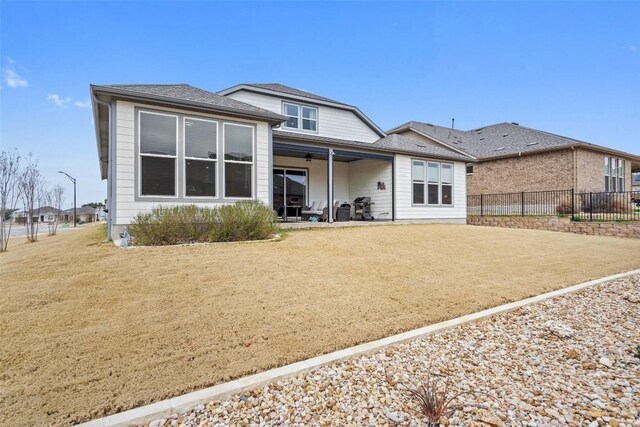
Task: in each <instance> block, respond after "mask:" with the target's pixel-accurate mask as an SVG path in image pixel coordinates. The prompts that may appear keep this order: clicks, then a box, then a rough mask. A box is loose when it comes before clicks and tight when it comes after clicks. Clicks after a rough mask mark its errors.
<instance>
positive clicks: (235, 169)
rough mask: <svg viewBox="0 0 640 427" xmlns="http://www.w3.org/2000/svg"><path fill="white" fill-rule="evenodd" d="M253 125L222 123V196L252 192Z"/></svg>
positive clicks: (243, 196)
mask: <svg viewBox="0 0 640 427" xmlns="http://www.w3.org/2000/svg"><path fill="white" fill-rule="evenodd" d="M252 183H253V127H252V126H245V125H237V124H231V123H225V124H224V188H225V190H224V197H241V198H249V197H251V196H252V194H253V184H252Z"/></svg>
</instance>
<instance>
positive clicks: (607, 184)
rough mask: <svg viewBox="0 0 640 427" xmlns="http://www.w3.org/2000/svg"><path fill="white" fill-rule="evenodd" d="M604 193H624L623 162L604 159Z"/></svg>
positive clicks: (611, 158) (609, 158)
mask: <svg viewBox="0 0 640 427" xmlns="http://www.w3.org/2000/svg"><path fill="white" fill-rule="evenodd" d="M604 191H606V192H616V191H620V192H623V191H624V160H622V159H616V158H615V157H605V158H604Z"/></svg>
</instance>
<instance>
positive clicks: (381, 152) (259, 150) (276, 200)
mask: <svg viewBox="0 0 640 427" xmlns="http://www.w3.org/2000/svg"><path fill="white" fill-rule="evenodd" d="M91 97H92V107H93V113H94V122H95V128H96V139H97V145H98V155H99V161H100V170H101V174H102V178H103V179H107V180H108V185H107V211H108V219H107V224H108V229H109V236H110V237H111V238H114V237H117V235H118V233H119V232H120V231H121V230H122V229H123V227H124V226H125V225H127V224H129V223H130V222H131V220H132V219H133V218H134V216H135V215H136V214H138V213H141V212H148V211H149V210H150V209H152V208H154V207H156V206H170V205H176V204H196V205H200V206H211V207H213V206H218V205H221V204H228V203H234V202H236V201H239V200H250V199H255V200H259V201H262V202H264V203H265V204H268V205H270V206H272V207H273V208H274V210H275V211H276V212H278V213H279V214H280V215H282V217H283V219H285V218H286V217H288V216H289V215H293V216H294V217H296V218H298V213H299V211H298V210H299V209H300V208H301V207H304V206H309V205H311V204H312V203H313V202H314V201H316V202H322V201H324V202H325V203H326V202H327V201H335V202H337V204H341V203H343V202H351V201H353V200H354V199H355V198H356V197H370V198H371V202H372V203H373V204H372V205H371V209H372V216H373V218H375V219H388V220H408V219H425V220H431V221H438V222H459V223H464V222H465V219H466V182H465V166H466V164H467V163H469V162H474V161H475V160H474V159H473V157H471V156H469V155H468V154H467V153H464V152H463V151H461V150H456V149H451V148H450V147H448V146H445V145H441V144H428V143H423V142H421V141H418V140H416V139H412V138H409V137H407V136H403V135H386V134H385V132H384V131H382V129H380V127H379V126H377V125H376V124H375V123H374V122H373V121H372V120H371V119H370V118H369V117H367V116H366V115H365V114H364V113H363V112H362V111H361V110H360V109H359V108H357V107H355V106H352V105H349V104H345V103H342V102H339V101H336V100H333V99H329V98H325V97H322V96H319V95H315V94H312V93H309V92H306V91H303V90H299V89H294V88H291V87H288V86H284V85H281V84H240V85H236V86H233V87H230V88H228V89H225V90H222V91H220V92H218V93H214V92H209V91H206V90H203V89H199V88H196V87H193V86H190V85H186V84H175V85H106V86H105V85H103V86H97V85H92V86H91ZM329 206H331V203H329ZM352 216H353V215H352ZM327 220H328V222H333V221H334V214H333V209H328V212H327Z"/></svg>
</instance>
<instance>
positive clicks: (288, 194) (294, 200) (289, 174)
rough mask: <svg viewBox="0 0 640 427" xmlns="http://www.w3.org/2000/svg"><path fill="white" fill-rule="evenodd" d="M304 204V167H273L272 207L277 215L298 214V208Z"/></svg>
mask: <svg viewBox="0 0 640 427" xmlns="http://www.w3.org/2000/svg"><path fill="white" fill-rule="evenodd" d="M306 205H307V171H306V169H290V168H275V169H273V209H274V210H275V211H276V212H278V216H280V217H285V216H295V215H300V210H301V209H302V208H303V207H304V206H306ZM285 211H286V214H285Z"/></svg>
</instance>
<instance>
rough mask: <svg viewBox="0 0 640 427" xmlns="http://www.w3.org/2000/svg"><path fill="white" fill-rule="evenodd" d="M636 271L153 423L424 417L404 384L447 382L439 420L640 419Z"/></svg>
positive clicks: (610, 422)
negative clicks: (446, 410)
mask: <svg viewBox="0 0 640 427" xmlns="http://www.w3.org/2000/svg"><path fill="white" fill-rule="evenodd" d="M638 331H640V275H635V276H630V277H627V278H624V279H618V280H615V281H612V282H607V283H604V284H601V285H597V286H595V287H592V288H589V289H586V290H582V291H578V292H575V293H572V294H568V295H566V296H562V297H556V298H553V299H551V300H547V301H545V302H542V303H537V304H534V305H530V306H527V307H524V308H521V309H518V310H516V311H512V312H507V313H503V314H500V315H496V316H493V317H491V318H489V319H487V320H484V321H479V322H475V323H470V324H466V325H463V326H459V327H457V328H455V329H452V330H449V331H445V332H441V333H437V334H435V335H432V336H429V337H426V338H421V339H418V340H415V341H412V342H408V343H403V344H398V345H393V346H390V347H387V348H385V349H383V350H380V351H377V352H375V353H372V354H370V355H366V356H361V357H356V358H352V359H350V360H347V361H344V362H338V363H334V364H332V365H330V366H326V367H322V368H319V369H316V370H313V371H311V372H308V373H306V374H302V375H299V376H297V377H294V378H291V379H286V380H280V381H278V382H277V383H274V384H271V385H269V386H266V387H263V388H260V389H256V390H253V391H248V392H245V393H243V394H240V395H236V396H234V397H232V398H231V399H229V400H226V401H223V402H220V401H216V402H211V403H209V404H208V405H200V407H199V408H197V409H194V410H192V411H189V412H187V413H184V414H174V415H173V416H172V417H168V418H167V419H162V420H157V421H155V422H154V423H152V425H154V426H156V425H177V426H181V427H192V426H223V425H258V424H260V425H262V424H264V423H267V424H271V425H282V424H285V423H289V424H292V425H296V424H298V425H358V426H359V425H406V426H409V425H427V423H428V419H427V418H426V417H424V416H422V415H421V414H420V408H419V407H418V405H417V403H416V401H414V400H411V399H410V398H408V397H407V396H406V394H405V393H403V390H405V389H404V387H405V386H406V387H412V388H414V387H415V386H416V385H417V384H419V383H420V382H421V381H423V379H424V378H425V377H426V376H428V375H431V376H436V377H437V378H439V379H440V380H439V382H440V384H443V383H444V382H445V381H446V378H448V379H449V381H450V383H451V384H452V388H451V393H450V394H449V396H453V395H454V394H455V393H456V392H468V394H465V395H462V396H460V398H458V399H456V400H455V401H454V402H455V404H459V405H460V406H461V408H460V409H458V410H456V411H452V412H451V413H450V414H448V415H447V416H444V417H442V418H440V420H439V422H440V424H442V425H451V426H464V425H466V426H476V427H482V426H486V427H491V426H494V427H498V426H505V425H529V426H533V425H536V426H537V425H571V426H578V425H579V426H590V427H598V426H605V425H606V426H612V427H618V426H625V425H626V426H634V427H636V426H640V412H639V411H640V337H639V336H638Z"/></svg>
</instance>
